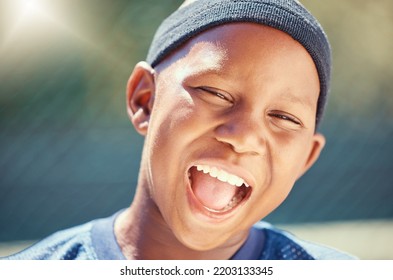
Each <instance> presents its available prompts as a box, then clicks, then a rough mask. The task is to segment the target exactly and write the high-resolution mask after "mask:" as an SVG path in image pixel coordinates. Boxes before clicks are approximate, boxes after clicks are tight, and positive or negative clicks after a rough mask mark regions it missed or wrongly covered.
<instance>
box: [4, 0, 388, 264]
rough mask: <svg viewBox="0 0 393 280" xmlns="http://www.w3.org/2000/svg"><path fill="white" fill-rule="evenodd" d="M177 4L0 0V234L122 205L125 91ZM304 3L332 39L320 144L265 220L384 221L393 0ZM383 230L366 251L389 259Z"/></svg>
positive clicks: (131, 153)
mask: <svg viewBox="0 0 393 280" xmlns="http://www.w3.org/2000/svg"><path fill="white" fill-rule="evenodd" d="M181 2H182V1H175V0H173V1H170V0H165V1H163V0H161V1H148V0H143V1H142V0H112V1H100V0H96V1H92V0H89V1H76V0H52V1H49V0H47V1H45V0H35V1H34V0H3V1H2V2H0V3H1V4H0V5H1V6H0V36H1V37H0V242H11V241H17V240H35V239H40V238H42V237H44V236H46V235H48V234H50V233H52V232H54V231H56V230H59V229H62V228H66V227H69V226H73V225H76V224H80V223H82V222H86V221H88V220H91V219H93V218H98V217H104V216H107V215H111V214H112V213H113V212H115V211H117V210H118V209H120V208H124V207H127V206H128V205H129V204H130V202H131V200H132V197H133V193H134V187H135V185H136V181H137V172H138V168H139V160H140V153H141V147H142V143H143V138H142V137H140V136H139V135H137V134H136V133H135V131H134V130H133V128H132V125H131V124H130V123H129V121H128V117H127V115H126V110H125V85H126V82H127V79H128V77H129V75H130V73H131V71H132V69H133V66H134V64H135V63H136V62H138V61H139V60H143V59H144V58H145V56H146V53H147V48H148V46H149V44H150V41H151V39H152V36H153V34H154V32H155V29H156V28H157V26H158V25H159V23H160V22H161V21H162V19H163V18H165V17H166V16H167V15H169V14H170V13H171V12H172V11H173V10H174V9H175V8H176V7H177V6H178V5H179V4H180V3H181ZM301 2H302V3H303V4H304V5H305V6H306V7H308V8H309V9H310V10H311V11H312V12H313V13H314V15H315V16H316V17H317V18H318V19H319V20H320V22H321V23H322V25H323V26H324V27H325V30H326V32H327V34H328V36H329V38H330V40H331V44H332V47H333V57H334V70H333V81H332V84H333V87H332V91H331V96H330V99H329V104H328V108H327V111H326V115H325V118H324V121H323V125H322V127H321V131H322V132H323V133H324V134H325V135H326V137H327V146H326V147H325V150H324V152H323V153H322V155H321V158H320V160H319V162H318V163H317V164H316V165H315V166H314V167H313V168H312V169H311V170H310V171H309V172H308V173H307V174H306V175H305V176H304V177H303V178H302V179H301V180H300V181H299V182H298V183H297V184H296V186H295V188H294V189H293V191H292V193H291V194H290V196H289V198H288V199H287V201H286V202H284V204H283V205H282V206H281V207H279V208H278V209H277V210H276V211H275V212H274V213H272V214H271V215H270V216H268V217H267V218H266V220H268V221H270V222H273V223H275V224H283V225H285V226H289V227H296V226H299V225H304V224H310V223H311V224H312V225H316V224H319V225H324V226H326V227H327V228H329V229H332V228H334V225H337V224H339V225H343V224H346V223H349V224H351V223H362V227H361V228H362V229H369V228H372V229H374V230H376V227H378V225H381V223H382V224H383V225H391V223H392V221H393V145H392V139H393V119H392V117H393V63H392V62H393V52H392V50H393V1H391V0H378V1H366V0H347V1H340V0H330V1H313V0H303V1H301ZM375 223H377V224H375ZM329 225H330V226H329ZM303 228H304V227H303ZM386 228H388V229H386ZM352 229H353V230H352V231H350V235H348V236H349V238H350V239H356V234H360V233H359V232H360V231H361V230H360V227H359V226H358V227H357V228H356V227H355V228H353V227H352ZM381 229H382V230H383V236H385V237H386V236H387V237H386V241H388V244H386V241H385V240H384V242H385V243H384V244H385V246H384V250H386V252H379V253H377V254H375V256H374V255H372V257H374V258H393V255H392V252H393V248H392V245H391V244H392V243H393V242H391V238H392V237H391V236H393V231H392V227H391V226H388V227H384V226H381ZM321 232H327V231H326V228H325V230H321ZM362 232H363V231H362ZM363 233H364V232H363ZM380 233H381V232H379V233H378V234H380ZM329 235H332V233H329ZM312 236H313V235H311V237H312ZM377 236H378V235H377V234H376V233H370V234H369V236H368V235H366V237H364V239H362V240H360V241H359V243H364V242H367V240H368V241H369V242H370V244H373V242H375V241H373V239H375V238H376V237H377ZM346 238H348V237H346ZM344 241H345V240H344ZM344 243H345V242H344ZM363 245H364V244H363ZM359 246H360V245H359ZM371 246H373V245H371ZM389 246H390V247H389ZM388 251H389V252H388ZM355 253H356V252H355ZM385 253H386V254H385ZM378 254H379V255H378ZM366 257H367V256H366Z"/></svg>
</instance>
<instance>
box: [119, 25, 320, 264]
mask: <svg viewBox="0 0 393 280" xmlns="http://www.w3.org/2000/svg"><path fill="white" fill-rule="evenodd" d="M234 38H236V39H234ZM244 42H247V44H245V43H244ZM318 96H319V80H318V75H317V71H316V68H315V65H314V63H313V61H312V59H311V57H310V55H309V54H308V52H307V51H306V50H305V49H304V48H303V47H302V46H301V45H300V44H299V43H298V42H296V41H295V40H293V39H292V38H291V37H290V36H289V35H287V34H285V33H283V32H281V31H278V30H276V29H272V28H269V27H265V26H262V25H257V24H252V23H237V24H227V25H223V26H219V27H216V28H214V29H210V30H208V31H207V32H204V33H202V34H200V35H199V36H197V37H195V38H194V39H192V40H190V41H189V42H187V43H186V44H185V45H184V46H183V47H181V48H180V49H178V50H177V51H176V52H175V53H173V54H172V55H171V56H170V57H168V58H166V59H165V60H164V61H163V62H162V63H160V65H158V66H157V67H156V69H152V68H151V67H150V66H149V65H148V64H147V63H145V62H141V63H138V64H137V65H136V67H135V69H134V72H133V73H132V75H131V77H130V79H129V82H128V87H127V107H128V114H129V116H130V119H131V122H132V123H133V125H134V127H135V129H136V130H137V131H138V132H139V133H140V134H142V135H144V136H145V137H146V138H145V144H144V149H143V154H142V160H141V168H140V174H139V181H138V186H137V192H136V195H135V197H134V201H133V202H132V204H131V206H130V207H129V208H128V209H127V210H126V211H125V212H123V213H122V214H121V215H120V216H119V217H118V219H117V220H116V224H115V235H116V237H117V240H118V242H119V245H120V247H121V249H122V252H123V253H124V255H125V256H126V258H128V259H229V258H230V257H231V256H232V255H233V254H234V253H235V252H236V251H237V250H238V249H239V248H240V247H241V246H242V244H243V243H244V241H245V240H246V239H247V236H248V233H249V229H250V228H251V227H252V225H253V224H254V223H256V222H257V221H259V220H261V219H262V218H264V217H265V216H266V215H268V214H269V213H270V212H272V211H273V210H274V209H275V208H276V207H277V206H279V205H280V204H281V203H282V202H283V201H284V199H285V198H286V197H287V195H288V193H289V192H290V190H291V189H292V187H293V185H294V183H295V182H296V180H297V179H298V178H299V177H301V176H302V175H303V174H304V172H306V171H307V170H308V169H309V168H310V167H311V166H312V165H313V164H314V162H315V161H316V160H317V158H318V156H319V154H320V152H321V150H322V148H323V146H324V144H325V139H324V137H323V136H322V135H321V134H318V133H315V116H316V110H317V109H316V108H317V100H318ZM197 166H198V167H199V166H204V167H208V168H209V169H211V170H213V168H215V169H217V170H218V172H222V173H223V174H225V175H226V176H227V177H228V178H232V177H233V178H236V179H233V180H235V181H236V180H240V182H245V183H247V185H249V187H248V188H247V194H246V195H245V196H244V197H242V198H241V201H240V202H236V204H235V205H234V206H231V207H232V208H230V209H229V210H228V209H227V208H225V209H224V210H223V209H221V208H220V209H219V208H218V206H216V204H213V205H207V204H208V202H207V200H205V199H208V197H209V195H213V196H214V197H215V199H213V202H214V203H221V202H222V203H223V205H224V204H225V203H226V201H225V199H226V198H225V199H224V198H222V197H224V196H225V195H222V196H220V190H222V188H221V187H217V188H214V189H213V188H209V187H206V186H203V184H204V183H203V182H207V181H206V180H210V181H211V180H215V179H214V178H213V179H212V177H211V176H210V177H208V176H209V174H210V173H209V174H204V173H202V172H201V171H196V170H197V168H196V167H197ZM210 181H209V182H210ZM228 181H230V180H229V179H228ZM235 181H234V182H235ZM219 184H221V185H222V184H225V183H219ZM221 185H220V186H221ZM230 188H236V187H234V186H231V185H228V189H230ZM199 190H203V191H200V193H202V194H199V193H198V191H199ZM204 194H207V195H206V196H207V198H204V197H202V196H203V195H204ZM220 199H221V200H222V201H220ZM239 200H240V199H239ZM217 201H218V202H217ZM213 202H209V203H213ZM214 207H217V209H215V208H214ZM220 207H221V206H220Z"/></svg>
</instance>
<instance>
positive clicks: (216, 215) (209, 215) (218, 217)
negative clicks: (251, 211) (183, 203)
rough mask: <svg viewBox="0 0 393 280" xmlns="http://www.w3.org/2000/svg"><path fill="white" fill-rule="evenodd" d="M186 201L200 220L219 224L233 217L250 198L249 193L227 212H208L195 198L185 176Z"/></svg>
mask: <svg viewBox="0 0 393 280" xmlns="http://www.w3.org/2000/svg"><path fill="white" fill-rule="evenodd" d="M187 181H188V184H187V199H188V202H189V204H190V206H191V211H192V212H193V213H194V214H195V215H196V216H197V217H198V218H200V219H202V220H205V221H207V222H213V223H219V222H223V221H224V220H227V219H229V218H230V217H232V216H234V215H235V214H236V212H237V211H236V210H238V209H239V208H240V207H242V206H243V205H244V203H245V202H246V201H247V200H248V198H249V196H250V192H249V193H248V194H247V196H246V197H245V198H244V199H243V200H242V201H241V202H240V203H239V204H238V205H236V206H235V207H234V208H231V209H229V210H227V211H223V212H220V211H214V210H209V209H208V208H206V207H205V206H204V205H203V204H202V203H200V201H199V200H198V199H197V198H196V197H195V195H194V192H193V191H192V188H191V182H190V180H189V179H188V176H187Z"/></svg>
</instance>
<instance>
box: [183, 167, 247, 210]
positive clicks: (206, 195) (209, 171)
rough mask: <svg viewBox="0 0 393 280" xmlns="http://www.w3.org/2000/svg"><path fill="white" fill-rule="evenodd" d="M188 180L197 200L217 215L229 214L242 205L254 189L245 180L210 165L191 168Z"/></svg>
mask: <svg viewBox="0 0 393 280" xmlns="http://www.w3.org/2000/svg"><path fill="white" fill-rule="evenodd" d="M188 178H189V180H190V183H191V189H192V191H193V193H194V195H195V197H196V198H197V200H198V201H199V202H200V203H201V204H202V205H203V206H204V208H206V209H207V210H209V211H211V212H215V213H224V212H228V211H229V210H231V209H233V208H235V207H236V206H238V205H240V204H241V203H242V202H244V201H245V200H246V199H247V198H248V197H249V196H250V193H251V189H252V188H251V187H250V185H248V183H247V182H246V181H245V180H244V179H243V178H240V177H239V176H236V175H234V174H230V173H228V172H226V171H224V170H222V169H219V168H217V167H214V166H209V165H196V166H193V167H191V168H190V169H189V171H188Z"/></svg>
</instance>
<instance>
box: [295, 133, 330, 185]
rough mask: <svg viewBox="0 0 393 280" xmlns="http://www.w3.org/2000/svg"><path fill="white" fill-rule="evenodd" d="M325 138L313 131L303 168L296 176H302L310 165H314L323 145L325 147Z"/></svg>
mask: <svg viewBox="0 0 393 280" xmlns="http://www.w3.org/2000/svg"><path fill="white" fill-rule="evenodd" d="M325 143H326V139H325V136H323V135H322V134H320V133H315V134H314V135H313V139H312V143H311V147H310V151H309V155H308V158H307V161H306V164H305V165H304V167H303V169H302V170H301V172H300V174H299V176H298V178H300V177H301V176H303V174H304V173H306V172H307V170H309V169H310V168H311V166H313V165H314V163H315V162H316V161H317V159H318V158H319V155H320V154H321V152H322V150H323V147H325Z"/></svg>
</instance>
